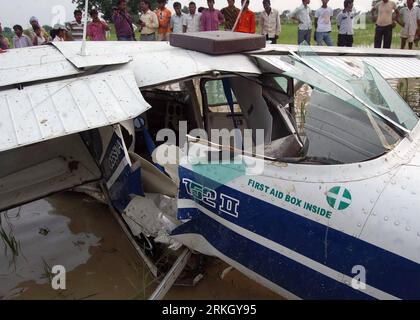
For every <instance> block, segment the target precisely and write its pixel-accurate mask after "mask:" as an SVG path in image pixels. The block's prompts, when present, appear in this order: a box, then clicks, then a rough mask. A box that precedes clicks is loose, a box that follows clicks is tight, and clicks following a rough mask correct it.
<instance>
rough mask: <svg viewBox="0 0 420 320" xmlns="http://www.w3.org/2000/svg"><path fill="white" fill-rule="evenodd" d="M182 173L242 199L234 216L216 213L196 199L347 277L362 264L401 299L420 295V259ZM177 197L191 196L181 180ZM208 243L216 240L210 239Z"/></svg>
mask: <svg viewBox="0 0 420 320" xmlns="http://www.w3.org/2000/svg"><path fill="white" fill-rule="evenodd" d="M180 177H181V178H185V177H186V178H189V179H191V180H193V181H196V182H197V183H200V184H202V185H204V186H207V187H209V188H213V189H215V190H216V191H217V192H218V193H219V194H220V193H224V194H227V195H230V196H232V197H234V198H236V199H238V200H240V205H239V217H238V218H234V217H231V216H229V215H226V214H223V213H222V212H218V211H217V210H215V209H214V208H211V207H209V206H206V205H205V204H204V203H202V202H200V205H202V206H203V207H205V208H206V209H208V210H210V211H212V212H215V213H216V214H218V215H220V216H222V217H223V218H224V219H226V220H228V221H230V222H232V223H235V224H237V225H239V226H241V227H243V228H245V229H247V230H249V231H251V232H253V233H256V234H258V235H260V236H262V237H264V238H267V239H270V240H272V241H274V242H276V243H279V244H281V245H283V246H285V247H287V248H289V249H291V250H293V251H295V252H298V253H300V254H302V255H304V256H306V257H308V258H310V259H312V260H315V261H317V262H319V263H321V264H324V265H326V266H328V267H330V268H331V269H334V270H336V271H339V272H341V273H343V274H346V275H347V276H349V277H354V276H355V274H352V273H351V271H352V268H353V267H354V266H356V265H362V266H364V267H365V269H366V272H367V274H366V282H367V284H368V285H370V286H372V287H375V288H377V289H380V290H382V291H384V292H387V293H389V294H391V295H394V296H397V297H399V298H402V299H419V298H420V265H419V264H418V263H415V262H413V261H411V260H408V259H406V258H404V257H401V256H399V255H396V254H394V253H392V252H389V251H386V250H384V249H382V248H379V247H377V246H375V245H372V244H370V243H368V242H366V241H363V240H360V239H358V238H355V237H352V236H349V235H347V234H346V233H343V232H340V231H338V230H335V229H333V228H329V227H328V226H326V225H324V224H321V223H318V222H315V221H312V220H309V219H306V218H304V217H302V216H299V215H297V214H295V213H293V212H290V211H288V210H285V209H283V208H280V207H277V206H275V205H273V204H270V203H268V202H265V201H262V200H260V199H257V198H254V197H252V196H250V195H249V194H246V193H243V192H239V191H237V190H235V189H232V188H230V187H227V186H226V185H220V184H218V183H216V182H215V181H212V180H211V179H208V178H206V177H204V176H202V175H198V174H197V173H195V172H193V171H190V170H188V169H185V168H182V167H181V168H180ZM180 199H192V198H191V197H190V196H189V195H188V194H187V193H186V190H185V186H184V185H182V184H181V186H180ZM335 214H338V213H335ZM195 220H196V219H195V218H193V220H192V221H191V222H192V223H194V221H195ZM215 240H216V241H217V239H215ZM212 244H213V245H215V246H216V245H217V243H213V242H212ZM230 245H231V246H232V248H234V250H238V251H240V250H241V249H242V248H241V247H240V246H238V244H236V243H231V244H230Z"/></svg>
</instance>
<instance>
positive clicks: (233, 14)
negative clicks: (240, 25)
mask: <svg viewBox="0 0 420 320" xmlns="http://www.w3.org/2000/svg"><path fill="white" fill-rule="evenodd" d="M240 11H241V10H240V9H238V8H236V7H235V6H234V7H226V8H223V9H222V10H220V12H221V13H222V14H223V16H224V17H225V30H232V29H233V26H234V25H235V22H236V18H238V15H239V12H240Z"/></svg>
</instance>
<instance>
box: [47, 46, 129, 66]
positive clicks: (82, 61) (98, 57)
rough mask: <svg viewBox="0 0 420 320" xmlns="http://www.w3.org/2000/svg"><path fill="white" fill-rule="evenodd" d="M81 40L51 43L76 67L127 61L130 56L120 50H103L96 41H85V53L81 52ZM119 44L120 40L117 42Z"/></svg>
mask: <svg viewBox="0 0 420 320" xmlns="http://www.w3.org/2000/svg"><path fill="white" fill-rule="evenodd" d="M81 44H82V42H72V43H69V42H53V45H54V46H55V47H56V48H57V49H58V50H60V52H61V53H62V54H63V55H64V56H65V57H66V58H67V59H68V60H69V61H70V62H71V63H73V64H74V65H75V66H76V67H77V68H85V67H97V66H107V65H115V64H122V63H127V62H129V61H130V60H131V58H130V56H129V55H127V54H126V53H124V51H122V50H115V48H116V47H115V44H114V50H113V52H111V51H106V50H105V51H104V50H101V49H102V46H100V45H98V44H99V43H98V42H96V41H95V42H86V55H82V54H81ZM118 44H120V42H119V43H118Z"/></svg>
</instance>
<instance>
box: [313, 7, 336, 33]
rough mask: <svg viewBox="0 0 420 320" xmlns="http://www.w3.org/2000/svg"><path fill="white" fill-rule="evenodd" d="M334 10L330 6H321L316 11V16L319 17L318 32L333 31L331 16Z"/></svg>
mask: <svg viewBox="0 0 420 320" xmlns="http://www.w3.org/2000/svg"><path fill="white" fill-rule="evenodd" d="M333 14H334V11H333V9H331V8H330V7H327V8H322V7H321V8H319V9H318V10H316V11H315V17H316V18H318V28H317V29H316V31H317V32H330V31H331V17H332V16H333Z"/></svg>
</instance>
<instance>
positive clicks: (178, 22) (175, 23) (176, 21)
mask: <svg viewBox="0 0 420 320" xmlns="http://www.w3.org/2000/svg"><path fill="white" fill-rule="evenodd" d="M184 19H185V13H182V12H181V15H180V16H178V15H177V14H176V13H175V14H174V15H172V17H171V28H172V32H173V33H183V28H182V25H183V23H184Z"/></svg>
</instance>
